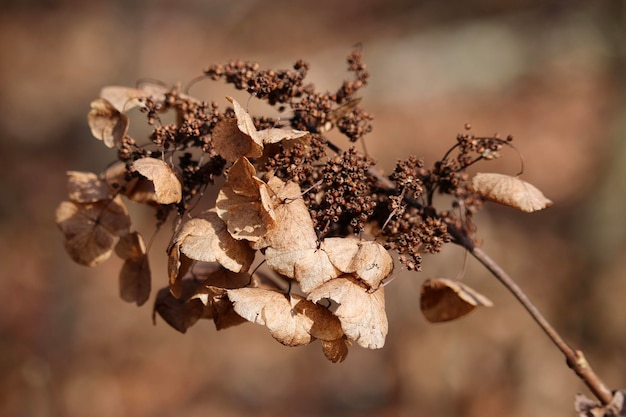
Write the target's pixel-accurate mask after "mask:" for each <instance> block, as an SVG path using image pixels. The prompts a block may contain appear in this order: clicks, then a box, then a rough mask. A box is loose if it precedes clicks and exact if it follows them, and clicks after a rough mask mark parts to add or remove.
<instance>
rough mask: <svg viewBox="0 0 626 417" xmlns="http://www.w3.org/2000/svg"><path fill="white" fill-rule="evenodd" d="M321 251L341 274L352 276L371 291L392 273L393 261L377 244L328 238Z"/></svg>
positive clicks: (349, 239)
mask: <svg viewBox="0 0 626 417" xmlns="http://www.w3.org/2000/svg"><path fill="white" fill-rule="evenodd" d="M322 249H324V251H325V252H326V253H327V254H328V257H329V259H330V262H331V263H332V264H333V265H334V266H335V267H336V268H337V269H338V270H340V271H341V272H343V273H346V274H354V275H356V276H357V277H358V278H359V279H360V280H362V281H363V282H365V283H366V284H367V286H368V287H369V288H371V289H376V288H378V286H379V285H380V282H381V281H382V280H383V279H384V278H385V277H387V276H388V275H389V274H391V272H392V271H393V259H392V258H391V256H390V255H389V253H388V252H387V251H386V250H385V248H384V247H383V246H382V245H380V244H379V243H377V242H366V241H361V240H358V239H352V238H328V239H325V240H324V241H323V242H322Z"/></svg>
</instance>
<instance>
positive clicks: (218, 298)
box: [190, 270, 247, 330]
mask: <svg viewBox="0 0 626 417" xmlns="http://www.w3.org/2000/svg"><path fill="white" fill-rule="evenodd" d="M222 271H224V272H227V273H228V274H234V273H233V272H230V271H225V270H222ZM241 275H243V274H241ZM210 279H211V278H209V279H207V280H206V281H205V282H204V283H203V284H202V286H201V287H200V288H199V289H198V290H197V291H196V293H195V294H194V295H193V296H192V297H191V299H190V301H193V300H200V301H201V302H202V304H203V305H204V314H203V316H202V318H207V319H213V323H214V324H215V328H216V329H217V330H222V329H226V328H228V327H232V326H237V325H239V324H241V323H245V322H246V321H247V320H246V319H244V318H243V317H241V316H240V315H239V314H237V313H236V312H235V310H234V309H233V303H232V301H230V300H229V299H228V295H227V294H226V289H225V288H222V287H216V286H212V285H210V283H209V280H210ZM236 288H238V287H236Z"/></svg>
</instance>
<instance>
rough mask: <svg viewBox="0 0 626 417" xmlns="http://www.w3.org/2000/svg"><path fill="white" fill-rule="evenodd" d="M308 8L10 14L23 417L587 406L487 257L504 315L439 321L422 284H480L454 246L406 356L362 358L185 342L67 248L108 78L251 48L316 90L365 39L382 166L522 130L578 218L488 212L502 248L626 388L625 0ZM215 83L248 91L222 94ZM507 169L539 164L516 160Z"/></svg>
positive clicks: (410, 280) (4, 283) (399, 298)
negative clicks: (467, 126) (68, 190)
mask: <svg viewBox="0 0 626 417" xmlns="http://www.w3.org/2000/svg"><path fill="white" fill-rule="evenodd" d="M309 3H310V4H308V3H307V4H308V5H305V3H304V2H288V1H275V2H261V1H253V0H247V1H239V2H229V1H226V0H223V1H200V0H185V1H166V0H161V1H153V2H148V1H111V2H105V1H92V2H89V3H88V4H89V6H88V7H87V6H85V5H84V4H83V2H78V1H70V0H67V1H53V0H49V1H23V2H17V1H16V2H3V3H2V10H3V12H2V14H1V15H0V87H1V90H0V91H1V92H0V150H1V152H0V163H1V164H2V167H3V172H4V174H3V175H2V176H0V187H1V191H2V195H3V198H2V199H1V200H0V254H1V255H0V256H1V259H0V262H1V265H2V269H1V270H2V271H3V273H2V277H1V279H0V294H1V296H0V297H1V299H0V415H2V416H6V417H18V416H20V417H57V416H58V417H61V416H63V417H65V416H67V417H74V416H76V417H82V416H93V417H99V416H107V417H110V416H116V417H125V416H129V417H148V416H149V417H170V416H171V417H174V416H186V417H194V416H232V417H239V416H249V415H255V416H256V415H260V416H291V415H297V416H322V415H323V416H459V417H460V416H464V417H465V416H490V415H506V416H536V417H539V416H571V415H573V414H574V412H573V395H574V394H575V393H576V392H578V391H582V392H586V391H585V387H584V386H583V385H582V383H580V382H579V381H578V380H577V379H576V378H575V376H574V375H573V373H571V372H570V371H569V370H568V369H567V368H566V366H565V364H564V360H563V358H562V357H561V356H560V354H559V353H558V352H557V351H556V349H555V348H553V347H552V345H551V344H550V343H549V341H548V340H547V339H546V338H545V337H544V335H543V334H542V333H541V332H540V330H539V329H538V328H536V327H535V326H534V325H533V323H532V322H531V321H530V319H529V318H528V317H527V316H526V315H525V314H524V312H523V311H522V309H521V307H520V306H519V305H517V304H516V303H514V302H513V299H512V297H511V296H510V295H509V294H508V293H507V292H506V291H505V290H504V289H503V288H501V286H500V285H499V284H498V283H497V282H496V281H495V280H494V279H492V278H491V277H490V276H489V275H488V274H487V273H486V271H485V270H483V269H481V268H480V267H479V266H478V265H476V263H475V262H473V261H471V260H470V265H469V269H468V272H467V274H466V279H467V282H468V283H469V284H470V285H472V286H474V287H476V288H477V289H479V290H481V291H482V292H483V293H485V294H486V295H488V296H489V297H490V298H491V299H492V300H493V301H494V302H495V303H496V306H495V307H494V308H493V309H491V310H488V311H480V312H475V313H473V314H471V315H470V316H468V317H467V318H464V319H463V320H461V321H458V322H453V323H449V324H444V325H438V326H433V325H428V324H426V323H425V320H424V319H423V318H421V316H420V314H419V309H418V301H419V284H420V282H421V281H422V280H423V278H425V277H427V276H434V275H446V276H454V275H456V274H457V272H458V270H459V269H460V268H461V265H462V262H463V256H462V252H461V251H460V250H459V249H457V248H454V247H451V248H448V249H447V250H445V251H444V252H443V253H442V254H441V255H440V256H438V257H429V258H427V259H426V261H425V268H424V269H425V271H424V272H423V273H420V274H408V273H406V272H399V273H398V278H397V279H396V280H395V281H394V282H393V283H392V284H391V285H390V286H389V287H388V292H387V304H388V314H389V320H390V333H389V336H388V339H387V344H386V346H385V348H384V349H382V350H379V351H366V350H363V349H359V348H353V349H352V350H351V353H350V355H349V357H348V359H347V360H346V362H344V363H343V364H340V365H333V364H330V363H328V362H327V361H326V360H325V359H324V358H323V355H322V354H321V351H320V347H319V345H318V344H313V345H311V346H309V347H305V348H298V349H294V348H286V347H283V346H281V345H279V344H278V343H276V342H275V341H274V340H273V339H272V338H271V337H270V336H269V334H268V333H267V332H266V331H265V329H264V328H262V327H260V326H256V325H252V324H248V325H244V326H240V327H238V328H234V329H230V330H228V331H224V332H220V333H218V332H216V331H215V330H214V329H213V326H212V324H211V323H210V322H206V323H200V324H199V325H197V326H195V327H193V328H192V329H191V330H190V331H189V332H188V333H187V334H186V335H180V334H178V333H176V332H175V331H174V330H172V329H170V328H169V327H168V326H167V325H165V324H164V323H163V322H162V321H159V322H158V324H157V326H156V327H155V326H152V324H151V317H150V315H151V307H150V306H144V307H143V308H140V309H138V308H136V307H135V306H133V305H128V304H125V303H124V302H122V301H121V300H119V299H118V297H117V273H118V270H119V268H120V263H119V261H117V260H111V261H109V262H108V263H105V264H104V265H101V266H98V267H96V268H93V269H86V268H83V267H79V266H77V265H74V264H73V263H72V262H71V261H70V260H69V258H68V257H67V256H66V255H65V253H64V250H63V247H62V238H61V235H60V233H59V232H58V231H57V229H56V227H55V225H54V222H53V213H54V209H55V207H56V205H57V204H58V202H59V201H60V200H62V199H63V196H64V192H65V184H64V181H65V175H64V172H65V171H66V170H93V171H99V170H101V169H102V168H104V167H105V166H106V164H107V163H108V162H109V161H110V160H111V159H112V158H113V154H112V153H111V152H109V151H108V150H107V149H105V148H104V147H103V146H102V145H101V144H100V143H98V142H97V141H95V140H94V139H92V138H91V136H90V134H89V131H88V128H87V125H86V121H85V114H86V112H87V110H88V108H89V101H90V100H91V99H93V98H94V97H96V96H97V94H98V91H99V89H100V87H102V86H104V85H111V84H121V85H133V84H134V83H135V81H136V80H137V79H139V78H146V77H149V78H155V79H159V80H162V81H165V82H168V83H173V82H176V81H182V82H185V81H188V80H190V79H192V78H193V77H195V76H196V75H199V74H200V73H201V71H202V70H203V69H205V68H206V67H207V66H208V65H210V64H212V63H218V62H225V61H226V60H228V59H230V58H242V59H251V60H258V61H260V63H261V64H262V65H263V66H266V67H286V66H288V65H290V64H291V63H292V62H293V61H295V60H296V59H298V58H305V59H306V60H308V61H309V62H310V63H311V64H312V70H311V79H312V80H313V81H314V82H316V83H317V84H318V85H320V86H322V87H325V88H329V89H334V88H335V87H336V86H337V85H338V83H339V82H340V81H341V80H342V79H343V77H344V75H345V64H344V58H345V56H346V55H347V53H348V52H349V51H350V50H351V47H352V45H354V44H356V43H358V42H360V43H361V44H362V45H363V49H364V52H365V57H366V62H367V63H368V66H369V68H370V70H371V83H370V85H369V87H368V88H367V89H366V90H365V91H364V94H363V96H364V100H363V102H362V104H363V106H364V107H365V108H366V109H368V110H371V111H372V112H373V113H374V114H375V115H376V120H375V122H374V132H373V133H372V135H371V136H370V137H368V138H367V140H368V150H369V152H370V154H371V155H372V156H374V157H375V158H377V159H378V161H379V165H380V166H381V167H382V168H383V169H386V170H387V171H389V170H390V169H391V167H392V166H393V163H394V161H395V160H396V159H397V158H403V157H406V156H407V155H408V154H411V153H414V154H418V155H421V156H423V157H424V158H425V160H426V163H432V162H433V161H434V160H435V159H436V158H437V157H439V156H441V155H442V153H443V152H445V149H446V148H447V147H448V146H450V144H451V143H452V141H453V140H454V138H455V135H456V133H458V132H460V131H461V130H462V128H463V124H464V123H465V122H468V121H469V122H471V123H472V124H473V126H474V131H475V132H476V133H482V134H491V133H493V132H494V131H499V132H501V133H502V134H508V133H512V134H514V135H515V137H516V142H515V144H516V147H517V148H518V149H519V150H520V152H521V153H522V154H523V155H524V161H525V179H526V180H528V181H530V182H533V183H535V184H536V185H537V186H539V187H540V188H541V189H542V190H543V191H544V192H545V193H546V194H547V195H548V196H549V197H551V198H552V199H553V200H554V202H555V206H554V207H552V208H551V209H549V210H547V211H545V212H541V213H537V214H533V215H519V214H517V213H515V212H513V211H512V210H507V209H501V208H496V207H493V206H489V208H488V209H487V210H486V211H485V213H483V214H481V216H480V218H479V228H480V235H481V236H483V237H484V240H485V244H484V247H485V249H486V251H487V252H489V253H491V254H492V256H493V257H494V258H495V259H496V260H498V261H499V262H501V264H502V265H503V266H504V267H505V269H507V270H508V271H509V272H510V273H511V274H512V275H513V276H514V277H516V278H517V279H518V280H519V283H520V285H521V286H522V287H523V288H525V289H526V290H527V291H528V293H529V295H530V296H531V298H533V299H534V300H535V301H536V303H537V304H538V306H539V308H540V309H541V310H542V311H543V312H544V313H545V314H546V315H547V316H548V317H549V318H550V319H551V320H552V321H553V323H554V324H555V326H556V327H557V328H558V329H561V330H562V331H563V335H564V337H565V338H566V339H567V340H569V341H570V342H571V343H572V344H573V345H575V346H576V347H580V348H582V349H584V350H585V352H586V353H587V356H588V358H589V360H590V361H591V363H592V364H594V365H595V367H596V368H597V371H598V373H599V374H600V375H601V376H603V377H604V378H605V381H606V383H607V384H609V385H610V386H611V387H612V388H623V387H626V357H625V353H626V327H625V326H626V309H625V308H624V301H623V300H624V294H625V293H626V277H624V270H625V268H626V264H625V261H624V259H625V258H624V255H626V246H625V235H626V233H625V225H624V212H625V208H624V205H625V203H624V201H625V199H624V197H625V195H626V193H625V189H626V187H625V186H624V180H625V179H626V174H625V173H624V169H625V168H623V167H624V166H626V164H624V162H625V161H626V156H625V154H626V152H625V149H626V146H625V145H624V140H625V138H626V129H625V128H624V124H625V123H626V122H625V121H626V118H625V117H624V91H623V85H624V81H623V80H622V77H623V74H624V72H623V66H622V65H623V56H622V55H620V54H621V53H622V50H621V48H622V47H621V44H622V43H623V40H624V39H622V35H623V33H624V32H623V29H622V28H621V24H622V16H623V11H621V8H620V6H621V2H617V1H616V2H613V3H605V2H593V4H587V3H586V2H571V1H568V2H566V1H549V2H540V1H532V0H516V1H510V2H496V1H490V0H482V1H481V0H473V1H469V2H467V1H466V2H458V3H457V2H436V1H409V0H405V1H403V0H394V1H374V0H368V1H344V2H332V1H321V2H309ZM314 3H315V4H314ZM501 3H506V4H505V5H503V4H501ZM590 3H592V2H590ZM85 4H87V3H85ZM620 13H622V14H620ZM620 31H621V32H620ZM192 93H193V94H195V95H197V96H200V97H202V98H206V99H216V100H223V99H222V97H223V96H224V95H225V94H228V93H232V91H231V90H229V89H227V88H224V87H223V86H221V85H216V84H211V83H210V82H204V83H201V84H199V85H198V86H196V87H194V89H193V90H192ZM494 167H495V168H494V169H500V170H502V171H504V172H507V173H510V174H514V173H516V172H517V171H518V167H519V165H518V160H517V158H516V157H515V156H508V157H506V158H503V159H502V160H501V161H499V162H497V163H496V165H494ZM137 214H139V212H137ZM140 227H141V225H140ZM143 227H144V230H149V227H148V223H146V224H145V225H143ZM162 251H163V242H161V246H159V244H155V247H154V248H153V251H152V252H151V257H152V263H153V273H154V279H155V281H156V282H155V287H160V286H163V285H165V278H164V276H165V272H164V265H163V259H162V258H163V256H161V255H160V254H161V253H163V252H162Z"/></svg>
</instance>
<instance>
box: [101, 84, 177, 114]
mask: <svg viewBox="0 0 626 417" xmlns="http://www.w3.org/2000/svg"><path fill="white" fill-rule="evenodd" d="M167 91H168V89H167V88H165V87H163V86H160V85H155V84H146V85H145V86H143V87H142V88H130V87H121V86H108V87H104V88H103V89H102V90H100V97H101V98H103V99H106V100H108V101H109V102H110V103H111V104H112V105H113V106H114V107H115V108H116V109H117V110H119V111H120V112H122V113H125V112H127V111H129V110H131V109H133V108H135V107H138V106H141V105H142V104H143V103H142V101H143V100H145V99H147V98H151V99H153V100H154V101H156V102H163V101H164V100H165V93H166V92H167Z"/></svg>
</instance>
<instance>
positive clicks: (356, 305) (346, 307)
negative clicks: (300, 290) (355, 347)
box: [308, 275, 388, 349]
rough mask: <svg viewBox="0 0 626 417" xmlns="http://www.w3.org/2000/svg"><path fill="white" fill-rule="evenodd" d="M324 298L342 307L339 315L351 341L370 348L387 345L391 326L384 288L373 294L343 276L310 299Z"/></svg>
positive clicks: (329, 283) (319, 288)
mask: <svg viewBox="0 0 626 417" xmlns="http://www.w3.org/2000/svg"><path fill="white" fill-rule="evenodd" d="M323 298H327V299H329V300H332V301H335V302H336V303H338V304H340V305H339V307H337V310H336V311H335V315H336V316H337V317H338V318H339V321H341V328H342V329H343V331H344V333H345V334H346V336H347V337H348V339H350V340H353V341H355V342H356V343H358V344H359V345H360V346H362V347H365V348H368V349H378V348H382V347H383V346H384V344H385V337H386V336H387V330H388V323H387V315H386V314H385V292H384V288H383V287H379V288H378V289H377V290H376V291H374V292H373V293H370V292H368V291H367V290H366V289H365V288H363V287H362V286H361V285H359V283H358V281H357V280H356V279H355V278H353V277H351V276H350V275H343V276H341V277H339V278H335V279H333V280H330V281H328V282H326V283H324V284H322V285H321V286H319V287H318V288H316V289H314V290H313V291H311V293H310V294H309V296H308V299H309V300H311V301H313V302H318V301H319V300H321V299H323Z"/></svg>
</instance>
